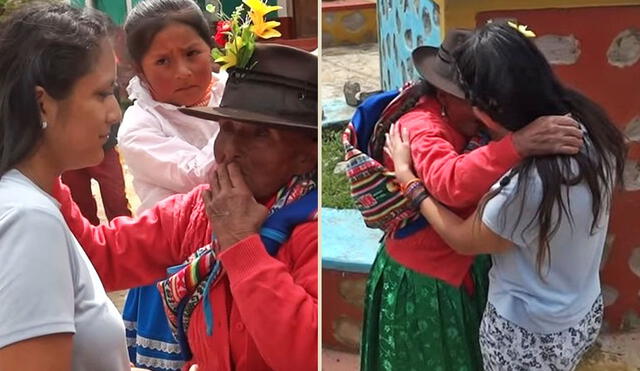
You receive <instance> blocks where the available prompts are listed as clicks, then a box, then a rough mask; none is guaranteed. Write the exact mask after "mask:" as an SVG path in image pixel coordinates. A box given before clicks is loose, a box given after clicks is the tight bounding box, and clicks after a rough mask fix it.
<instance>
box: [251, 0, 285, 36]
mask: <svg viewBox="0 0 640 371" xmlns="http://www.w3.org/2000/svg"><path fill="white" fill-rule="evenodd" d="M242 2H243V3H244V4H245V5H247V6H248V7H249V8H250V9H251V11H250V12H249V17H251V23H253V25H252V26H251V28H250V30H251V32H253V33H254V34H255V35H256V36H258V37H261V38H263V39H270V38H272V37H280V36H282V35H281V34H280V32H278V31H277V30H275V28H276V27H278V26H280V22H277V21H268V22H265V20H264V16H265V15H267V14H268V13H271V12H273V11H275V10H278V9H282V7H281V6H269V5H267V4H266V3H264V2H262V0H242Z"/></svg>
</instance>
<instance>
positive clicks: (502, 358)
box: [480, 295, 603, 371]
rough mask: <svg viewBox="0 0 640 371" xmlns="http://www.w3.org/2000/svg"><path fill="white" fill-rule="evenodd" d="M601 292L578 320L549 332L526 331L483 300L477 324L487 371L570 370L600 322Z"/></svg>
mask: <svg viewBox="0 0 640 371" xmlns="http://www.w3.org/2000/svg"><path fill="white" fill-rule="evenodd" d="M602 307H603V305H602V295H600V297H598V299H597V300H596V301H595V302H594V303H593V306H592V307H591V310H590V311H589V313H587V315H586V316H585V317H584V318H583V319H582V320H580V322H579V323H578V324H577V325H575V326H573V327H570V328H568V329H566V330H562V331H559V332H554V333H551V334H540V333H534V332H531V331H528V330H526V329H524V328H522V327H520V326H518V325H516V324H514V323H513V322H511V321H509V320H507V319H506V318H504V317H502V316H500V315H499V314H498V313H497V312H496V308H495V307H494V306H493V305H491V303H487V310H486V312H485V314H484V317H483V318H482V324H481V326H480V347H481V348H482V358H483V361H484V369H485V370H487V371H494V370H495V371H497V370H500V371H520V370H522V371H525V370H554V371H555V370H563V371H564V370H574V369H575V368H576V366H577V365H578V363H579V362H580V359H581V358H582V356H583V355H584V353H585V352H586V351H587V350H588V349H589V347H591V345H593V343H594V342H595V341H596V338H597V337H598V332H599V331H600V326H601V325H602Z"/></svg>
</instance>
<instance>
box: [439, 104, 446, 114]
mask: <svg viewBox="0 0 640 371" xmlns="http://www.w3.org/2000/svg"><path fill="white" fill-rule="evenodd" d="M440 116H442V117H447V110H445V109H444V105H442V104H441V105H440Z"/></svg>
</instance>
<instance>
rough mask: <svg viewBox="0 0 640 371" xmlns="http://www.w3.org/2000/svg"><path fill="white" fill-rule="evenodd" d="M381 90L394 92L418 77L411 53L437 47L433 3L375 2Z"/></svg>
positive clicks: (437, 16)
mask: <svg viewBox="0 0 640 371" xmlns="http://www.w3.org/2000/svg"><path fill="white" fill-rule="evenodd" d="M377 4H378V24H379V28H378V40H379V42H378V45H379V48H380V73H381V75H382V76H381V83H382V84H381V86H382V89H384V90H389V89H396V88H399V87H401V86H402V85H403V84H404V83H405V82H407V81H411V80H415V79H417V78H418V74H417V73H416V71H415V69H414V68H413V63H412V62H411V51H412V50H413V49H415V48H416V47H418V46H420V45H432V46H438V45H440V41H441V38H440V6H439V4H438V3H436V2H434V1H432V0H378V3H377Z"/></svg>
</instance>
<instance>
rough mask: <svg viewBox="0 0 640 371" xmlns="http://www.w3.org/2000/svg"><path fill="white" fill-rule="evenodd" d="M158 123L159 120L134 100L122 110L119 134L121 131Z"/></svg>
mask: <svg viewBox="0 0 640 371" xmlns="http://www.w3.org/2000/svg"><path fill="white" fill-rule="evenodd" d="M159 124H160V120H158V118H157V117H156V116H155V115H154V114H153V113H151V112H149V110H148V109H146V108H143V107H142V106H141V105H140V104H139V103H138V102H137V101H136V102H134V103H133V104H132V105H131V106H129V108H127V110H126V111H125V112H124V116H123V117H122V123H121V124H120V131H119V134H122V132H123V131H127V130H132V129H136V128H139V127H149V126H158V125H159Z"/></svg>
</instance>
